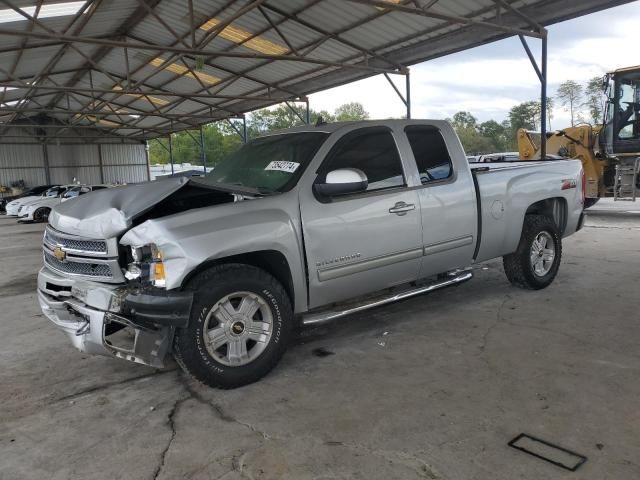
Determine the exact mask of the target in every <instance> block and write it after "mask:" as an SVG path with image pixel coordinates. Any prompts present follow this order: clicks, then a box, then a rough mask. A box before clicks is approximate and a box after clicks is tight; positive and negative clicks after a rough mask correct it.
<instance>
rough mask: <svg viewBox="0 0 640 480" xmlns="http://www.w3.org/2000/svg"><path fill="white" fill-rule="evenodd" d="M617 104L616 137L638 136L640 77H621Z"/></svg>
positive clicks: (629, 137)
mask: <svg viewBox="0 0 640 480" xmlns="http://www.w3.org/2000/svg"><path fill="white" fill-rule="evenodd" d="M618 105H619V107H618V112H619V113H618V122H619V123H618V128H619V130H618V138H620V139H624V140H627V139H636V138H640V118H639V114H640V79H636V78H623V79H621V82H620V90H619V92H618Z"/></svg>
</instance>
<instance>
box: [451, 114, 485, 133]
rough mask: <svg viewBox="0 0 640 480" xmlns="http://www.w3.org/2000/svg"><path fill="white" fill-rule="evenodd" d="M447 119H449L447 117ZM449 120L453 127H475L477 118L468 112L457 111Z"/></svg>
mask: <svg viewBox="0 0 640 480" xmlns="http://www.w3.org/2000/svg"><path fill="white" fill-rule="evenodd" d="M448 120H449V119H448ZM449 122H450V123H451V124H452V125H453V127H454V128H456V129H458V128H476V126H477V124H478V120H477V119H476V117H474V116H473V115H471V114H470V113H469V112H458V113H456V114H455V115H454V116H453V119H450V120H449Z"/></svg>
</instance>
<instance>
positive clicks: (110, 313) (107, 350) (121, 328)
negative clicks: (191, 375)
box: [38, 267, 193, 368]
mask: <svg viewBox="0 0 640 480" xmlns="http://www.w3.org/2000/svg"><path fill="white" fill-rule="evenodd" d="M38 300H39V302H40V307H41V308H42V311H43V313H44V314H45V315H46V316H47V318H49V320H51V321H52V322H53V323H55V324H56V325H57V326H58V327H59V328H60V329H61V330H62V331H63V332H64V333H65V334H66V335H67V337H68V338H69V340H70V341H71V343H72V344H73V345H74V346H75V347H76V348H77V349H78V350H80V351H83V352H86V353H90V354H94V355H106V356H114V357H118V358H122V359H124V360H129V361H131V362H135V363H140V364H144V365H149V366H151V367H155V368H162V367H164V360H165V357H166V355H167V353H169V352H170V351H171V343H172V341H173V334H174V331H175V328H177V327H184V326H186V325H187V323H188V321H189V314H190V312H191V305H192V303H193V294H192V293H191V292H181V291H177V292H166V291H158V290H157V289H155V288H152V287H147V288H143V287H139V286H131V285H124V286H122V285H119V286H111V285H104V284H99V283H94V282H90V281H84V280H76V279H69V278H66V277H63V276H61V275H59V274H57V273H55V272H52V271H51V270H49V269H48V268H46V267H45V268H43V269H42V270H41V271H40V273H39V275H38Z"/></svg>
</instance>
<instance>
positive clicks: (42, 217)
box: [33, 207, 51, 223]
mask: <svg viewBox="0 0 640 480" xmlns="http://www.w3.org/2000/svg"><path fill="white" fill-rule="evenodd" d="M49 213H51V209H50V208H47V207H40V208H38V209H37V210H36V211H35V212H33V221H34V222H36V223H42V222H46V221H48V220H49Z"/></svg>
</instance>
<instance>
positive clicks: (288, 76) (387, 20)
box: [0, 0, 630, 134]
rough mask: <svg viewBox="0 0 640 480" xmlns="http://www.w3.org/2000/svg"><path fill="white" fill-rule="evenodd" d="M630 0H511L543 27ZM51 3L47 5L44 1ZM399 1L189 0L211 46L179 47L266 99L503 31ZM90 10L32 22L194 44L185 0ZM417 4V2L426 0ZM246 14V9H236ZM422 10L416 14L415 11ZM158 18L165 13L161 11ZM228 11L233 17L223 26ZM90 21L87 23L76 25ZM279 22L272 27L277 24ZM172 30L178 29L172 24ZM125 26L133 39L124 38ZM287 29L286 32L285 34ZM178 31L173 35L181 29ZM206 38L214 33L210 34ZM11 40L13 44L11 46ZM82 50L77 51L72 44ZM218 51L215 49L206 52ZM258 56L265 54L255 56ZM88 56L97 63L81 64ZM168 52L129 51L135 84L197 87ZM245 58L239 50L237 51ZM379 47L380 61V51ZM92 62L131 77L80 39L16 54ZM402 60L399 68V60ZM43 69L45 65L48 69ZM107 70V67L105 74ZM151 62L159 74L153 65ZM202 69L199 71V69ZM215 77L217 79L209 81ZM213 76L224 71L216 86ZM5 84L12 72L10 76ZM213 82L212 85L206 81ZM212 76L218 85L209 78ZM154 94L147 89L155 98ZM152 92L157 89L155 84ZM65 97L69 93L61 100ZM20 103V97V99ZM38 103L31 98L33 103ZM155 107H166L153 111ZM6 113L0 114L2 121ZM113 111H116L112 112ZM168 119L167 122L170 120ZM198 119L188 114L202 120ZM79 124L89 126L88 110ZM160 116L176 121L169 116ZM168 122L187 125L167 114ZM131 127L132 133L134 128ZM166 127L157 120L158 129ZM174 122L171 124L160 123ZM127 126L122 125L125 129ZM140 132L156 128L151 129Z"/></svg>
mask: <svg viewBox="0 0 640 480" xmlns="http://www.w3.org/2000/svg"><path fill="white" fill-rule="evenodd" d="M14 1H15V4H16V5H18V6H24V7H27V6H31V5H33V4H34V0H14ZM629 1H630V0H606V1H603V0H583V1H582V2H566V1H563V0H513V1H510V5H512V6H513V7H515V8H522V9H523V11H524V12H526V13H527V14H528V15H530V16H531V17H532V18H534V19H535V20H536V21H538V22H540V23H542V24H550V23H553V22H555V21H558V20H561V19H562V20H564V19H567V18H573V17H575V16H578V15H582V14H585V13H589V12H592V11H597V10H601V9H604V8H607V7H610V6H614V5H619V4H623V3H628V2H629ZM49 3H50V2H45V5H46V4H49ZM396 4H397V2H393V3H389V4H388V6H386V7H385V8H380V6H376V5H367V4H363V3H361V2H357V1H349V0H287V1H285V0H268V1H267V2H263V3H262V4H261V9H257V8H251V7H250V6H251V4H250V3H248V2H229V1H228V0H193V7H194V18H195V26H196V27H201V26H202V28H196V29H195V30H194V32H195V39H196V44H197V45H196V46H197V47H199V46H200V45H202V44H203V42H204V39H205V38H208V41H207V44H206V45H204V47H205V50H206V52H208V53H207V54H205V55H203V56H202V57H199V56H197V55H196V56H194V55H184V58H185V59H186V60H185V61H186V62H187V64H188V65H189V67H191V68H192V69H193V70H195V71H196V75H198V72H200V76H201V80H202V78H206V79H207V81H206V82H204V83H205V85H206V87H207V89H209V90H210V91H211V92H218V93H220V94H221V95H237V96H249V95H254V96H256V95H257V96H260V97H264V96H266V95H268V94H271V98H273V99H274V100H273V102H275V101H277V99H280V98H283V97H289V98H292V97H294V96H299V95H305V94H309V93H312V92H315V91H318V90H321V89H325V88H330V87H333V86H336V85H340V84H343V83H346V82H349V81H352V80H354V79H358V78H363V77H366V76H370V75H372V74H374V73H375V72H374V71H371V70H368V71H367V70H355V69H353V68H348V67H346V66H345V67H342V68H341V67H335V66H331V65H328V64H322V62H333V63H343V64H346V63H360V62H362V65H363V66H365V65H369V66H375V67H378V68H379V67H385V68H391V66H392V65H393V64H394V63H395V64H396V65H397V66H398V67H400V66H401V65H412V64H414V63H416V62H420V61H423V60H425V59H430V58H435V57H438V56H442V55H445V54H447V53H450V52H453V51H459V50H462V49H465V48H470V47H472V46H476V45H479V44H482V43H486V42H489V41H492V40H495V39H498V38H502V37H504V36H505V35H507V34H506V33H505V32H504V31H502V30H499V29H497V28H496V29H491V28H487V27H486V26H484V27H483V26H476V25H461V24H454V23H451V22H449V21H448V20H447V19H443V18H433V17H429V16H428V15H427V16H425V15H423V14H416V13H407V12H404V11H398V10H397V7H396V6H395V5H396ZM96 5H97V8H96V9H95V11H92V8H89V9H88V10H87V11H88V12H90V13H85V14H83V15H80V16H79V17H78V18H77V19H75V21H74V17H73V16H71V15H66V16H60V17H55V18H46V19H42V25H43V26H44V29H43V28H40V27H36V28H34V30H33V31H34V32H40V33H42V32H46V31H53V32H60V33H65V34H67V35H80V36H89V37H104V38H106V39H113V40H117V41H121V39H123V38H127V40H128V41H129V42H134V43H147V44H153V45H160V46H176V45H177V46H179V47H183V48H186V47H190V46H192V43H191V41H192V40H191V18H190V15H189V9H188V5H189V3H188V2H187V1H166V0H165V1H159V2H158V3H156V4H154V5H152V7H151V8H153V9H154V10H153V11H154V12H155V14H156V15H153V14H149V13H148V12H147V11H146V9H145V8H144V7H143V6H141V5H140V4H139V3H138V2H132V1H130V0H111V1H102V2H100V3H98V4H96ZM399 5H403V6H404V8H409V9H414V12H416V10H415V8H416V7H415V5H416V4H415V3H414V2H410V1H404V2H402V3H400V4H399ZM422 5H423V8H424V5H425V4H424V2H423V4H422ZM429 8H430V10H429V11H430V12H433V13H435V14H439V15H448V16H457V17H467V18H471V19H473V20H485V21H495V19H496V13H497V10H496V3H495V1H494V0H448V1H446V2H445V1H440V2H431V3H430V6H429ZM239 13H242V15H238V14H239ZM418 13H419V12H418ZM158 17H159V18H160V19H162V21H160V20H158ZM229 20H232V21H231V22H230V23H229ZM500 21H501V22H502V25H506V26H511V27H519V28H530V26H529V25H528V24H527V22H526V21H524V20H523V19H522V18H520V17H518V16H516V15H514V14H513V13H511V12H508V11H507V10H505V9H504V8H503V9H502V12H501V15H500ZM85 22H86V25H84V27H83V28H80V26H81V25H82V24H84V23H85ZM274 25H275V28H274ZM28 28H29V22H28V21H27V20H24V21H22V20H20V21H13V22H10V23H4V24H0V30H2V29H5V30H16V31H26V29H28ZM172 31H173V32H172ZM123 35H128V36H123ZM283 36H284V37H285V38H283ZM176 37H177V38H176ZM211 37H215V38H213V39H212V40H211ZM52 41H53V40H52V39H43V38H37V39H29V41H28V42H29V44H38V45H40V44H50V43H52ZM21 43H22V37H16V36H13V35H0V44H1V45H2V46H1V47H0V64H2V65H6V66H8V67H7V68H9V70H11V69H12V68H13V64H14V63H15V60H16V59H17V58H18V54H17V50H15V49H16V48H18V47H19V46H20V44H21ZM289 45H292V46H293V48H294V49H295V50H296V51H297V52H298V53H300V54H304V55H307V58H308V59H311V60H315V61H318V62H320V63H304V62H301V61H295V59H294V58H291V59H281V60H276V59H275V58H273V57H272V55H274V54H277V55H286V54H288V55H290V56H292V57H294V56H295V54H296V52H293V51H290V50H291V49H290V47H289ZM12 49H13V50H12ZM78 50H80V52H81V53H79V52H78ZM58 52H63V55H61V57H60V58H59V59H57V61H56V62H55V65H52V66H51V68H50V69H48V70H49V71H46V70H47V69H45V67H46V66H47V64H48V63H49V62H50V61H51V60H52V59H55V58H57V55H56V54H57V53H58ZM212 52H216V53H218V54H216V55H211V54H210V53H212ZM229 53H231V54H237V55H240V57H235V58H234V57H228V56H225V54H229ZM265 54H267V55H270V56H271V57H268V58H255V57H256V56H258V57H261V56H264V55H265ZM85 56H88V57H91V58H93V59H94V60H92V62H87V59H86V58H84V57H85ZM182 56H183V55H176V54H175V53H171V52H164V53H163V52H159V51H150V50H146V49H135V48H129V52H128V60H129V66H130V72H129V74H130V76H131V79H132V82H133V83H134V84H136V83H137V82H140V84H141V86H142V88H144V89H146V90H147V91H150V90H154V89H155V90H161V89H162V90H166V91H170V92H176V93H181V94H190V93H196V92H202V91H203V90H204V89H203V88H202V85H201V84H200V82H198V81H197V80H196V79H194V78H192V77H190V76H189V73H185V71H184V67H183V66H182V63H181V60H180V57H182ZM243 56H244V57H243ZM381 56H385V57H386V59H381V58H380V57H381ZM156 58H163V59H169V58H172V60H171V62H170V63H175V65H168V64H163V65H160V66H152V65H150V64H149V63H150V62H152V61H154V59H156ZM90 63H94V66H93V74H92V76H93V85H94V87H96V88H100V89H111V88H112V87H113V86H114V85H115V84H116V83H118V82H120V83H121V84H122V85H124V81H123V80H122V79H124V78H125V77H127V69H126V63H127V62H126V60H125V56H124V53H123V49H122V48H111V47H109V46H101V45H88V44H84V43H77V44H74V46H68V45H67V46H65V44H64V43H61V44H58V45H50V46H40V47H38V48H28V49H24V50H23V53H22V55H21V59H20V62H19V63H18V64H17V66H16V68H15V76H17V77H22V78H26V79H30V78H33V77H34V76H36V75H41V74H44V75H45V76H46V75H50V74H51V72H60V73H59V74H55V75H53V76H51V77H50V78H49V80H46V79H45V78H40V79H39V82H40V83H39V84H40V85H63V86H64V85H66V86H75V87H78V88H90V87H91V83H90V82H89V75H88V73H87V72H88V70H89V69H88V68H87V67H88V66H90ZM400 64H401V65H400ZM43 69H44V70H43ZM100 70H103V71H104V72H106V73H101V72H100ZM156 71H157V73H156ZM205 75H206V76H205ZM214 77H215V79H216V80H213V79H214ZM217 79H220V82H219V83H216V82H217ZM5 80H7V81H12V80H11V79H10V78H5ZM210 84H211V86H210ZM213 84H215V85H213ZM43 93H44V91H43V90H37V88H36V92H35V95H38V102H39V103H40V104H43V105H47V104H49V103H50V102H51V101H53V99H56V100H57V101H58V103H57V107H58V108H59V109H60V110H61V111H60V112H59V113H56V114H52V116H53V117H57V118H60V119H64V118H65V116H67V118H68V115H66V114H64V113H63V112H62V110H64V109H66V108H68V107H70V108H74V109H90V108H93V98H92V97H93V96H92V95H91V94H87V92H76V93H70V94H69V95H64V94H56V93H53V92H47V93H46V94H45V95H43V96H40V95H42V94H43ZM153 93H154V92H151V93H150V94H151V95H152V96H153ZM156 93H157V92H156ZM22 95H23V92H22V91H21V90H19V91H12V92H7V94H6V96H5V99H7V100H6V101H11V100H15V99H19V98H21V96H22ZM67 97H68V98H67ZM95 97H103V98H104V99H106V100H107V101H110V102H113V103H114V108H127V109H130V110H133V111H135V110H138V111H141V112H150V111H157V110H158V109H159V110H161V111H167V112H170V113H172V114H176V113H177V114H181V115H184V116H185V117H188V116H189V115H190V114H193V113H194V112H200V111H202V110H203V109H205V110H208V109H209V107H208V105H215V106H217V107H221V106H226V108H227V110H222V109H220V108H218V109H213V111H212V114H213V115H214V116H215V117H216V118H222V117H224V116H229V115H235V114H237V113H243V112H245V111H248V110H250V109H253V108H256V107H259V106H263V105H267V104H269V103H271V102H270V101H269V100H264V99H261V100H253V99H251V100H246V99H236V100H233V101H231V100H221V99H215V98H209V99H204V98H196V97H194V98H186V99H185V98H181V97H168V96H163V95H159V94H157V95H155V96H153V97H154V98H155V99H157V98H160V100H154V101H153V102H152V103H150V102H149V101H147V100H145V99H144V98H142V97H140V96H139V95H135V94H120V95H118V94H110V93H96V94H95ZM25 105H27V104H25ZM28 106H29V108H34V102H30V103H28ZM160 113H161V112H160ZM7 118H11V117H7V116H6V115H3V114H2V112H0V120H5V119H7ZM109 120H113V121H115V120H114V117H110V118H109ZM165 120H166V119H165ZM204 121H206V120H204V119H197V120H196V119H194V123H202V122H204ZM82 123H83V124H90V121H88V120H86V119H84V120H83V121H82ZM159 123H161V122H160V120H158V119H157V118H155V117H154V118H144V119H139V120H138V121H136V122H135V124H136V125H138V126H140V127H145V128H152V127H154V126H157V125H158V124H159ZM165 124H167V125H171V123H170V122H169V123H167V122H166V121H165ZM174 125H181V126H180V127H176V128H182V127H183V126H184V124H183V123H179V122H177V121H176V122H174ZM131 128H132V127H127V128H126V131H127V132H132V131H134V130H131ZM162 128H163V129H164V128H165V127H164V126H163V127H162ZM166 128H170V127H166ZM123 132H124V130H123V131H122V132H121V133H123ZM145 134H151V133H149V132H146V133H145Z"/></svg>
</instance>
